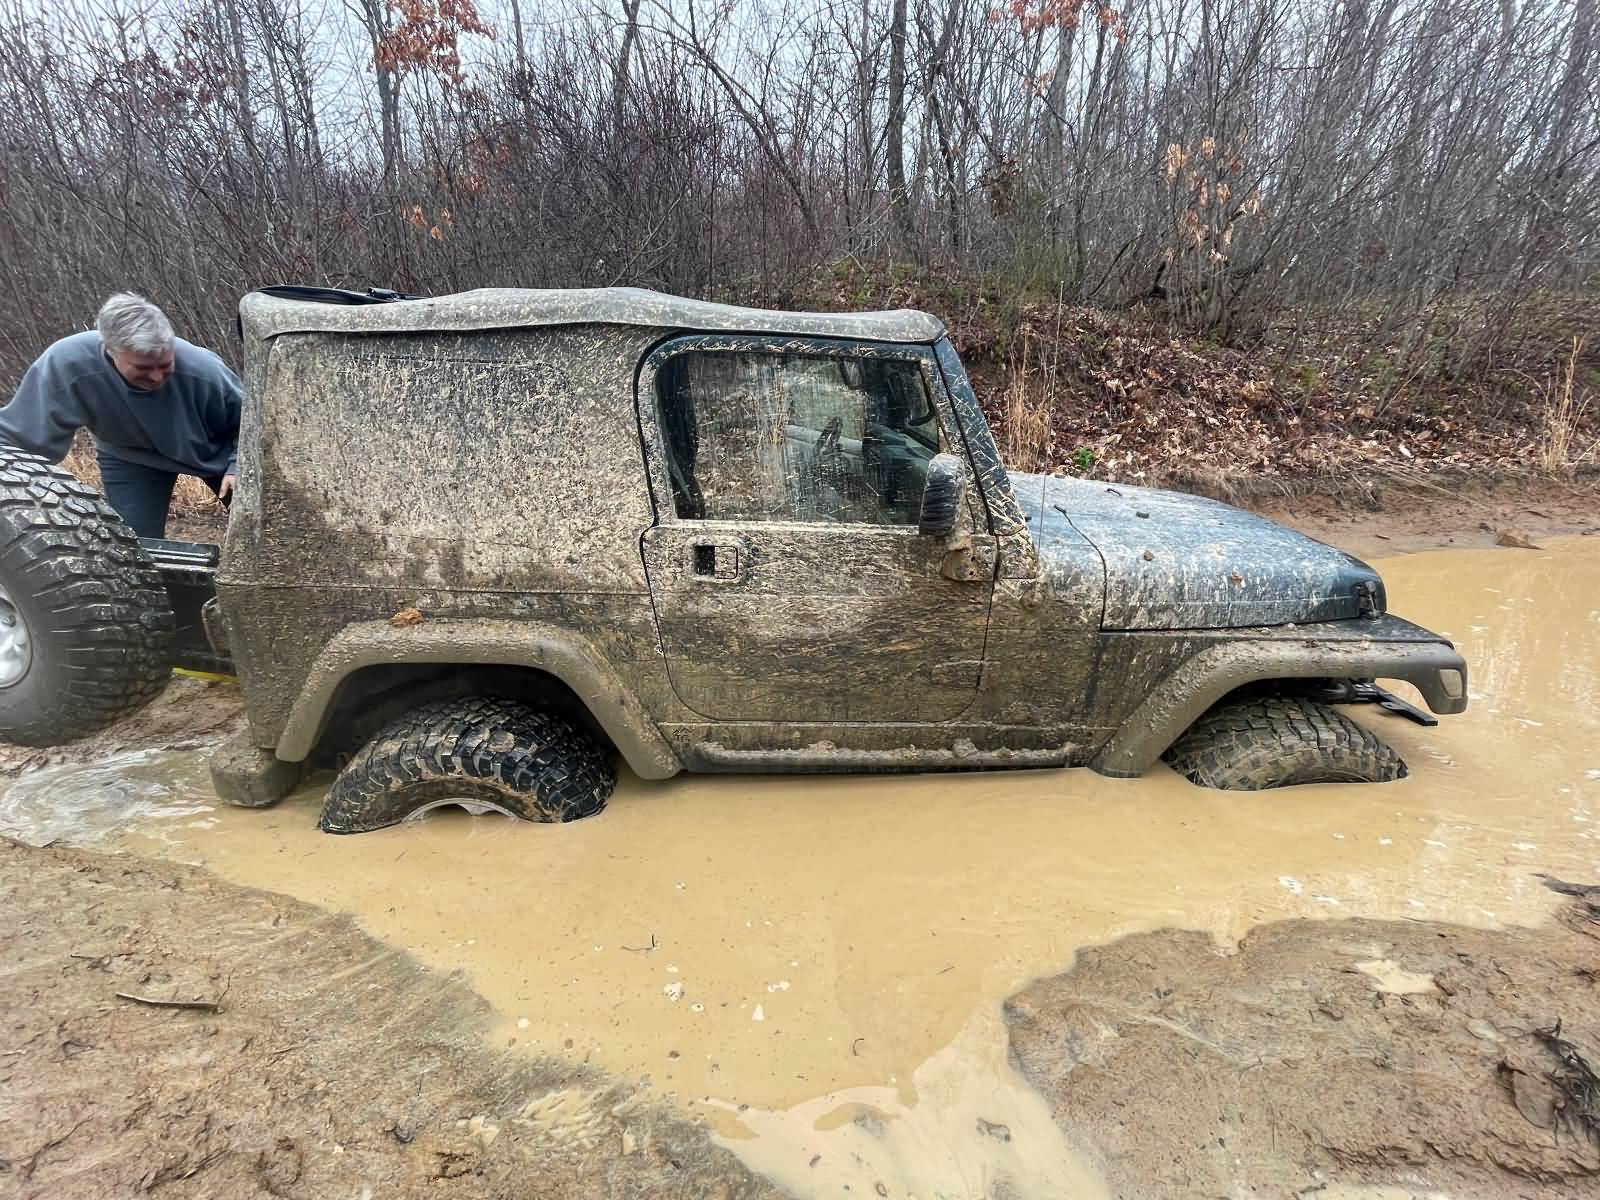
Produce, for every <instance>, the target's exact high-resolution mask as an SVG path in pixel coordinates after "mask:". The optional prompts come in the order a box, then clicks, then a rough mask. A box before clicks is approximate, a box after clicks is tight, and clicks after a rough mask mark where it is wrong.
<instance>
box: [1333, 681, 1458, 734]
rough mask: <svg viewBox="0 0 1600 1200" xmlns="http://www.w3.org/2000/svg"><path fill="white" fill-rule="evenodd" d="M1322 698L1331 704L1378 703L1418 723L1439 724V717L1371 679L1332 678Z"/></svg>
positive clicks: (1385, 708) (1387, 709)
mask: <svg viewBox="0 0 1600 1200" xmlns="http://www.w3.org/2000/svg"><path fill="white" fill-rule="evenodd" d="M1320 698H1321V699H1323V700H1325V701H1326V702H1327V703H1329V704H1376V705H1377V706H1378V707H1379V708H1381V709H1383V710H1384V711H1385V712H1392V713H1394V714H1396V715H1397V716H1401V717H1406V718H1407V719H1409V720H1412V721H1415V722H1416V723H1417V724H1418V725H1428V726H1432V725H1437V724H1438V723H1439V718H1438V717H1436V716H1434V715H1433V714H1432V713H1431V712H1426V711H1425V710H1423V709H1420V708H1418V707H1417V706H1416V705H1415V704H1412V703H1411V702H1410V701H1409V700H1402V699H1401V698H1400V697H1399V696H1396V695H1395V694H1394V693H1393V692H1391V691H1388V690H1387V689H1385V688H1381V687H1379V686H1378V685H1377V682H1376V681H1374V680H1371V679H1330V680H1328V681H1327V683H1326V685H1325V686H1324V688H1323V689H1322V693H1321V697H1320Z"/></svg>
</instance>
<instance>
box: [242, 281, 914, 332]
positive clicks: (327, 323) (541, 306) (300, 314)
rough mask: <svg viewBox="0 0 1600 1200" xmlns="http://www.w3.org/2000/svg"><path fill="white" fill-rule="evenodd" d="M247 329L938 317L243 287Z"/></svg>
mask: <svg viewBox="0 0 1600 1200" xmlns="http://www.w3.org/2000/svg"><path fill="white" fill-rule="evenodd" d="M239 317H240V321H241V323H242V325H243V328H244V331H245V333H246V334H247V335H249V336H251V337H255V338H271V337H276V336H277V335H279V334H284V333H307V332H319V333H423V332H445V331H452V332H459V331H469V330H476V329H516V328H526V327H532V326H547V325H642V326H650V327H654V328H660V329H676V330H685V331H692V332H706V333H719V332H724V331H726V332H739V333H776V334H794V335H798V336H807V337H838V338H859V339H865V340H868V341H875V342H933V341H937V340H938V339H939V337H940V336H942V335H943V333H944V325H943V324H941V323H940V321H939V320H938V318H937V317H933V316H930V315H929V314H928V313H924V312H918V311H917V310H915V309H905V308H903V309H896V310H894V311H891V312H868V313H803V312H782V311H779V310H776V309H765V308H739V307H737V306H734V305H729V304H711V303H708V302H707V301H704V300H690V299H686V298H684V297H681V296H669V295H666V294H665V293H662V292H652V291H647V290H645V289H643V288H562V289H553V288H552V289H525V288H480V289H478V290H476V291H471V292H458V293H456V294H454V295H449V296H432V297H428V298H425V299H415V300H400V301H396V302H394V303H386V304H383V303H379V304H328V303H318V302H316V301H311V300H290V299H283V298H280V297H278V296H272V295H268V294H266V293H264V292H251V293H249V294H248V295H246V296H245V297H244V299H243V300H241V301H240V302H239Z"/></svg>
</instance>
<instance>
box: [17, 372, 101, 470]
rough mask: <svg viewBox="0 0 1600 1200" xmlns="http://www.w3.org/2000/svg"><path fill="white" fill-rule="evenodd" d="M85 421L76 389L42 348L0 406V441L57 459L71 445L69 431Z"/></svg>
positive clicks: (76, 429)
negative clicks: (11, 393) (10, 395)
mask: <svg viewBox="0 0 1600 1200" xmlns="http://www.w3.org/2000/svg"><path fill="white" fill-rule="evenodd" d="M53 349H54V348H53V347H52V350H53ZM87 424H88V420H87V418H86V415H85V413H84V410H83V402H82V400H81V399H79V397H78V393H77V389H76V388H75V387H74V386H73V385H72V384H71V383H70V382H68V381H66V380H64V379H63V378H62V377H61V372H60V371H58V370H57V369H56V367H55V362H54V356H53V354H52V351H51V350H46V351H45V352H44V353H43V354H41V355H40V356H39V357H38V358H37V359H35V360H34V363H33V365H32V366H31V367H29V368H28V373H27V374H26V375H24V376H23V377H22V383H21V384H20V385H18V387H17V394H16V395H15V396H13V397H12V398H11V403H10V404H7V405H6V406H5V407H4V408H0V442H5V443H7V444H8V445H12V446H16V447H18V448H20V449H23V450H27V451H30V452H31V453H33V454H38V455H41V456H43V457H44V458H47V459H49V460H50V461H51V462H53V463H58V462H60V461H61V460H62V459H63V458H65V457H66V456H67V451H68V450H70V449H72V435H73V434H75V433H77V432H78V430H79V429H81V428H82V427H83V426H85V425H87Z"/></svg>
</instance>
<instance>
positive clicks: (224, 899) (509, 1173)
mask: <svg viewBox="0 0 1600 1200" xmlns="http://www.w3.org/2000/svg"><path fill="white" fill-rule="evenodd" d="M0 912H3V913H4V914H5V918H6V924H5V929H4V932H3V933H0V1013H3V1014H4V1015H3V1016H0V1196H6V1197H18V1198H19V1200H23V1198H25V1200H45V1198H47V1197H54V1198H59V1197H124V1196H142V1195H147V1194H155V1195H160V1196H162V1197H197V1198H198V1197H221V1196H226V1197H229V1198H230V1200H254V1198H257V1197H260V1198H265V1197H304V1198H308V1200H311V1198H315V1200H322V1198H324V1197H333V1196H351V1197H355V1196H370V1197H376V1196H381V1197H385V1198H386V1200H387V1198H389V1197H400V1198H405V1197H423V1196H426V1197H430V1198H433V1197H452V1196H460V1197H469V1196H470V1197H475V1198H476V1197H485V1198H488V1197H507V1198H510V1197H523V1196H528V1195H532V1194H535V1193H536V1194H537V1195H539V1196H541V1197H574V1198H576V1197H584V1198H588V1197H595V1196H616V1197H653V1196H686V1197H719V1198H725V1200H734V1198H741V1200H743V1198H749V1200H758V1198H765V1197H776V1196H778V1195H780V1194H781V1193H779V1192H778V1191H777V1190H776V1189H774V1188H773V1187H771V1186H770V1185H768V1184H766V1183H763V1182H761V1181H760V1180H758V1179H756V1178H755V1177H754V1176H752V1175H751V1174H750V1173H749V1172H748V1171H747V1170H746V1169H745V1168H744V1167H742V1166H741V1165H740V1164H739V1163H738V1161H737V1160H736V1159H735V1158H734V1157H733V1156H732V1155H730V1154H728V1153H727V1152H726V1151H724V1150H721V1149H719V1148H717V1147H716V1146H714V1145H713V1144H712V1142H711V1139H710V1137H709V1136H708V1135H707V1133H706V1132H705V1131H704V1130H703V1129H701V1128H699V1127H697V1126H695V1125H692V1124H690V1123H689V1122H687V1121H685V1120H683V1119H682V1118H681V1117H679V1116H676V1115H674V1114H673V1113H672V1112H671V1111H670V1110H669V1109H668V1108H667V1106H665V1105H663V1104H661V1103H659V1102H658V1101H657V1100H656V1099H655V1098H654V1097H653V1095H652V1093H651V1091H650V1089H649V1088H648V1086H641V1085H640V1084H639V1083H638V1081H628V1082H625V1081H622V1080H619V1079H617V1078H615V1077H612V1076H607V1075H605V1074H604V1073H602V1072H600V1071H598V1070H595V1069H592V1068H589V1067H587V1066H585V1065H583V1064H582V1063H580V1062H578V1061H576V1060H572V1059H568V1060H564V1061H558V1060H557V1059H556V1058H554V1057H542V1058H531V1057H529V1056H528V1055H525V1054H518V1055H511V1054H508V1053H505V1052H503V1051H500V1050H496V1049H493V1048H491V1047H490V1046H489V1045H488V1044H487V1043H486V1038H487V1036H488V1034H489V1031H490V1030H491V1029H492V1028H493V1024H494V1014H493V1012H492V1010H491V1009H490V1007H489V1005H488V1004H487V1003H486V1002H485V1001H484V1000H483V999H481V998H480V997H479V996H477V995H476V994H475V993H474V992H473V991H472V990H471V989H470V988H469V987H468V986H467V984H466V983H465V982H464V981H463V980H462V979H461V978H460V976H459V975H457V974H453V973H440V972H435V971H429V970H427V969H426V968H424V967H422V966H420V965H419V964H418V963H417V962H416V961H415V960H413V959H412V958H411V957H410V956H408V955H407V954H405V953H404V952H402V951H399V950H397V949H395V948H393V947H391V946H386V945H384V944H383V943H381V942H378V941H375V940H374V939H372V938H371V937H369V936H367V935H366V934H364V933H363V932H361V930H360V929H359V928H358V927H357V925H356V923H355V922H354V921H353V920H352V919H351V918H349V917H346V916H336V915H333V914H330V913H327V912H325V911H323V910H321V909H318V908H314V907H312V906H311V905H307V904H303V903H300V902H298V901H296V900H293V899H290V898H288V897H286V896H282V895H274V894H270V893H266V892H261V891H256V890H252V889H247V888H240V887H235V886H233V885H230V884H227V883H224V882H222V881H220V880H217V879H215V878H213V877H211V876H209V875H207V874H206V873H204V872H202V871H198V870H194V869H192V868H187V867H183V866H181V865H177V864H171V863H161V862H145V861H138V860H135V859H132V858H129V857H126V856H115V857H113V856H106V855H100V854H93V853H87V852H83V851H77V850H65V849H38V848H30V847H25V846H21V845H18V844H17V843H14V842H9V841H0ZM118 993H121V994H122V995H123V997H129V996H137V997H141V998H143V999H145V1000H153V1001H172V1000H180V1001H185V1002H195V1001H199V1002H204V1003H207V1004H211V1005H215V1006H216V1007H215V1010H214V1011H213V1010H212V1009H211V1008H207V1007H202V1008H188V1009H183V1008H167V1007H159V1006H156V1005H152V1004H147V1003H140V1002H139V1001H137V1000H130V999H127V998H119V997H118Z"/></svg>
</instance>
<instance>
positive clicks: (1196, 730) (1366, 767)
mask: <svg viewBox="0 0 1600 1200" xmlns="http://www.w3.org/2000/svg"><path fill="white" fill-rule="evenodd" d="M1161 757H1162V758H1163V759H1164V760H1165V761H1166V762H1167V764H1168V765H1169V766H1171V767H1172V769H1173V770H1175V771H1177V772H1178V774H1180V775H1182V776H1183V777H1184V778H1185V779H1187V780H1189V782H1190V783H1195V784H1199V785H1200V786H1201V787H1210V788H1220V789H1223V790H1225V791H1260V790H1263V789H1265V788H1278V787H1291V786H1293V785H1295V784H1301V783H1387V782H1389V781H1391V780H1395V779H1403V778H1404V777H1405V775H1406V764H1405V762H1404V760H1402V759H1401V757H1400V756H1399V755H1398V754H1397V753H1395V751H1394V750H1393V749H1392V748H1391V747H1390V746H1388V745H1386V744H1385V743H1384V742H1383V741H1382V739H1380V738H1379V737H1378V736H1377V735H1376V734H1375V733H1373V732H1372V731H1371V730H1370V729H1367V728H1366V727H1365V726H1363V725H1360V724H1358V723H1356V722H1355V721H1352V720H1351V719H1350V718H1349V717H1347V716H1345V715H1344V714H1343V713H1342V712H1339V711H1338V710H1337V709H1335V708H1333V707H1332V706H1330V705H1327V704H1322V703H1319V702H1318V701H1316V700H1309V699H1306V698H1304V697H1300V696H1287V695H1267V696H1252V697H1249V698H1247V699H1235V700H1224V701H1222V702H1221V703H1219V704H1217V705H1216V706H1215V707H1213V708H1212V709H1211V710H1210V711H1208V712H1207V713H1206V714H1205V715H1204V716H1202V717H1201V718H1200V719H1199V720H1198V721H1196V722H1195V723H1194V724H1193V725H1192V726H1190V727H1189V730H1188V732H1187V733H1185V734H1184V735H1183V736H1182V737H1181V738H1179V739H1178V740H1177V742H1175V743H1174V744H1173V745H1172V747H1171V748H1170V749H1168V750H1167V752H1166V753H1165V754H1163V755H1162V756H1161Z"/></svg>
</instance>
